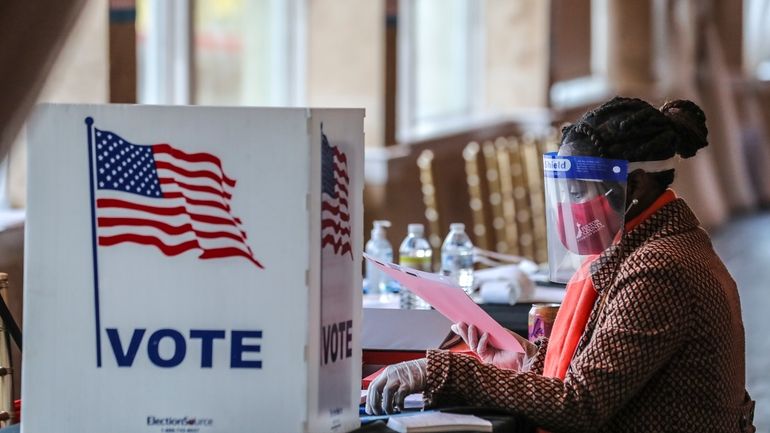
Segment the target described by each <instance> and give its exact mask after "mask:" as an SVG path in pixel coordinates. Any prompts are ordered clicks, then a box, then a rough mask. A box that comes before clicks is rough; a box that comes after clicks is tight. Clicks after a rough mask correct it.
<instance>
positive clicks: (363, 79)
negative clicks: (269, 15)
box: [307, 0, 385, 147]
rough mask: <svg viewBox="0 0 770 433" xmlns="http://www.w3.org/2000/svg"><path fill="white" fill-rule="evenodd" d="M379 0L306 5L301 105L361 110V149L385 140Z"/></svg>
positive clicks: (382, 30)
mask: <svg viewBox="0 0 770 433" xmlns="http://www.w3.org/2000/svg"><path fill="white" fill-rule="evenodd" d="M384 17H385V0H367V1H358V0H313V1H308V2H307V20H308V22H307V31H308V35H307V53H308V58H307V102H308V105H309V106H320V107H364V108H365V109H366V118H365V119H364V130H365V131H366V146H367V147H371V146H374V147H381V146H383V144H384V138H385V133H384V131H385V127H384V123H385V95H384V93H385V84H384V83H385V19H384Z"/></svg>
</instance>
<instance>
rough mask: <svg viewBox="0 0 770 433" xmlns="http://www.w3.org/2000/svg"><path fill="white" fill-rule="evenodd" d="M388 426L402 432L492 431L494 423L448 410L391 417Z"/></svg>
mask: <svg viewBox="0 0 770 433" xmlns="http://www.w3.org/2000/svg"><path fill="white" fill-rule="evenodd" d="M388 427H389V428H392V429H393V430H395V431H397V432H401V433H420V432H453V431H477V432H491V431H492V423H491V422H489V421H487V420H485V419H483V418H479V417H477V416H474V415H459V414H455V413H447V412H422V413H419V414H416V415H410V416H400V417H391V418H390V419H389V420H388Z"/></svg>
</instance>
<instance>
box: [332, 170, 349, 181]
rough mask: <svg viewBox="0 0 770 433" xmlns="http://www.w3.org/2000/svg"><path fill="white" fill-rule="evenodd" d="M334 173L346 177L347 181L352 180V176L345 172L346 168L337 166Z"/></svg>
mask: <svg viewBox="0 0 770 433" xmlns="http://www.w3.org/2000/svg"><path fill="white" fill-rule="evenodd" d="M334 175H335V176H337V177H341V178H343V179H345V183H348V182H350V178H349V177H348V174H347V173H346V172H345V170H340V169H338V168H337V167H334Z"/></svg>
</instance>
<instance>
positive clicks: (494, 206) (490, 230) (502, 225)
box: [417, 129, 557, 263]
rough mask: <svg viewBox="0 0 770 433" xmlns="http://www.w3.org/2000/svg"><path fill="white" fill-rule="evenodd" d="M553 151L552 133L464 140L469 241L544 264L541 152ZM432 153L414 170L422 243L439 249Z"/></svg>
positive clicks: (421, 157) (423, 155)
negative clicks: (424, 224)
mask: <svg viewBox="0 0 770 433" xmlns="http://www.w3.org/2000/svg"><path fill="white" fill-rule="evenodd" d="M556 147H557V134H556V132H555V129H554V130H552V131H549V133H548V134H546V135H544V136H541V137H536V136H534V135H532V134H525V135H523V136H522V137H509V138H505V137H499V138H497V139H495V140H494V141H491V140H489V141H485V142H483V143H481V144H479V143H478V142H475V141H473V142H470V143H468V145H466V146H465V148H464V149H463V152H462V157H463V160H464V164H465V175H466V184H467V188H468V196H469V207H470V210H471V218H472V224H470V226H471V227H472V230H471V232H472V233H473V241H474V244H475V245H476V246H478V247H479V248H482V249H494V250H495V251H497V252H500V253H505V254H512V255H520V256H523V257H526V258H529V259H532V260H534V261H536V262H538V263H543V262H545V261H547V259H548V254H547V243H546V221H545V198H544V188H543V164H542V154H543V153H544V152H546V151H553V150H555V149H556ZM433 164H434V154H433V152H432V151H430V150H424V151H423V152H422V153H421V154H420V155H419V157H418V159H417V165H418V167H419V170H420V184H421V187H422V196H423V203H424V204H425V218H426V219H427V221H428V229H429V233H430V234H429V236H428V240H429V241H430V243H431V246H432V247H433V248H434V249H439V248H441V241H442V239H441V233H442V232H441V221H440V217H439V210H438V209H439V207H438V203H437V199H436V196H437V194H436V181H440V180H439V179H437V178H436V177H435V171H434V169H435V167H434V166H433Z"/></svg>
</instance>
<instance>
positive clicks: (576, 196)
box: [569, 192, 583, 200]
mask: <svg viewBox="0 0 770 433" xmlns="http://www.w3.org/2000/svg"><path fill="white" fill-rule="evenodd" d="M569 196H570V198H571V199H572V200H580V199H581V198H583V194H582V193H579V192H571V193H569Z"/></svg>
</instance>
